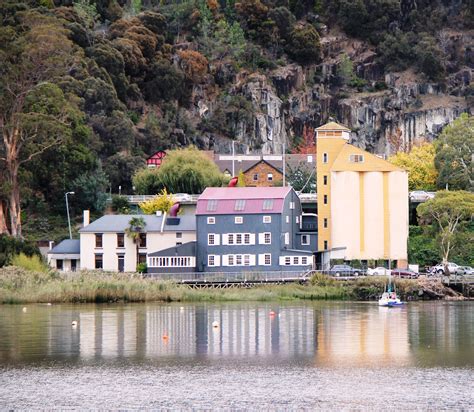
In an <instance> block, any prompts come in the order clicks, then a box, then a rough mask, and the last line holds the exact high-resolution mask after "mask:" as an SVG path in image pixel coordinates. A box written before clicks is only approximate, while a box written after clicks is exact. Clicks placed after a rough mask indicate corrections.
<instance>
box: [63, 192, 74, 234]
mask: <svg viewBox="0 0 474 412" xmlns="http://www.w3.org/2000/svg"><path fill="white" fill-rule="evenodd" d="M73 194H74V192H67V193H66V195H65V196H66V212H67V225H68V227H69V239H72V231H71V218H70V217H69V203H68V201H67V195H73Z"/></svg>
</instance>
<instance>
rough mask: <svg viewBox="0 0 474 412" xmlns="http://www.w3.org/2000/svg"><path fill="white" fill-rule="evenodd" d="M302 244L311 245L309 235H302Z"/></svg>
mask: <svg viewBox="0 0 474 412" xmlns="http://www.w3.org/2000/svg"><path fill="white" fill-rule="evenodd" d="M301 244H302V245H309V235H301Z"/></svg>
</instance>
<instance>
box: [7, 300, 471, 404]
mask: <svg viewBox="0 0 474 412" xmlns="http://www.w3.org/2000/svg"><path fill="white" fill-rule="evenodd" d="M271 310H273V311H275V313H276V314H275V316H271V315H270V311H271ZM73 320H77V321H78V322H79V326H78V327H77V328H73V327H72V326H71V322H72V321H73ZM214 321H217V322H219V328H213V327H212V322H214ZM165 337H167V339H166V338H165ZM473 372H474V304H473V303H447V302H445V303H442V302H437V303H420V304H415V303H413V304H410V305H408V306H407V307H406V308H403V309H400V308H397V309H391V310H390V309H389V310H388V309H386V308H378V307H377V306H376V305H373V304H365V303H364V304H359V303H356V304H354V303H315V304H291V305H278V304H262V303H245V304H240V303H239V304H224V305H219V304H216V305H215V304H212V305H211V304H208V305H174V304H173V305H159V304H142V305H102V306H101V305H76V306H65V305H61V306H46V305H31V306H28V307H27V311H26V312H23V311H22V307H18V306H0V408H2V409H5V408H15V409H25V408H34V407H36V408H112V409H117V408H123V409H132V408H169V409H177V408H185V409H186V408H197V409H232V408H236V409H262V408H263V409H268V408H271V409H272V408H273V409H318V408H321V409H328V408H329V409H395V408H397V409H398V408H406V409H416V408H419V409H473V407H474V374H473Z"/></svg>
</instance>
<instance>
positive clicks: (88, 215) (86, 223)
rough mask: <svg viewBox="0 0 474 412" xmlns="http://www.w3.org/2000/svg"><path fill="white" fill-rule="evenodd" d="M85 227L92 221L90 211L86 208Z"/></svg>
mask: <svg viewBox="0 0 474 412" xmlns="http://www.w3.org/2000/svg"><path fill="white" fill-rule="evenodd" d="M83 216H84V219H83V221H84V227H86V226H87V225H88V224H89V223H90V212H89V211H88V210H84V214H83Z"/></svg>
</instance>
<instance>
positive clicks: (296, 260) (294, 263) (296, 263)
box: [293, 256, 300, 265]
mask: <svg viewBox="0 0 474 412" xmlns="http://www.w3.org/2000/svg"><path fill="white" fill-rule="evenodd" d="M299 263H300V258H299V257H298V256H293V265H298V264H299Z"/></svg>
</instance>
